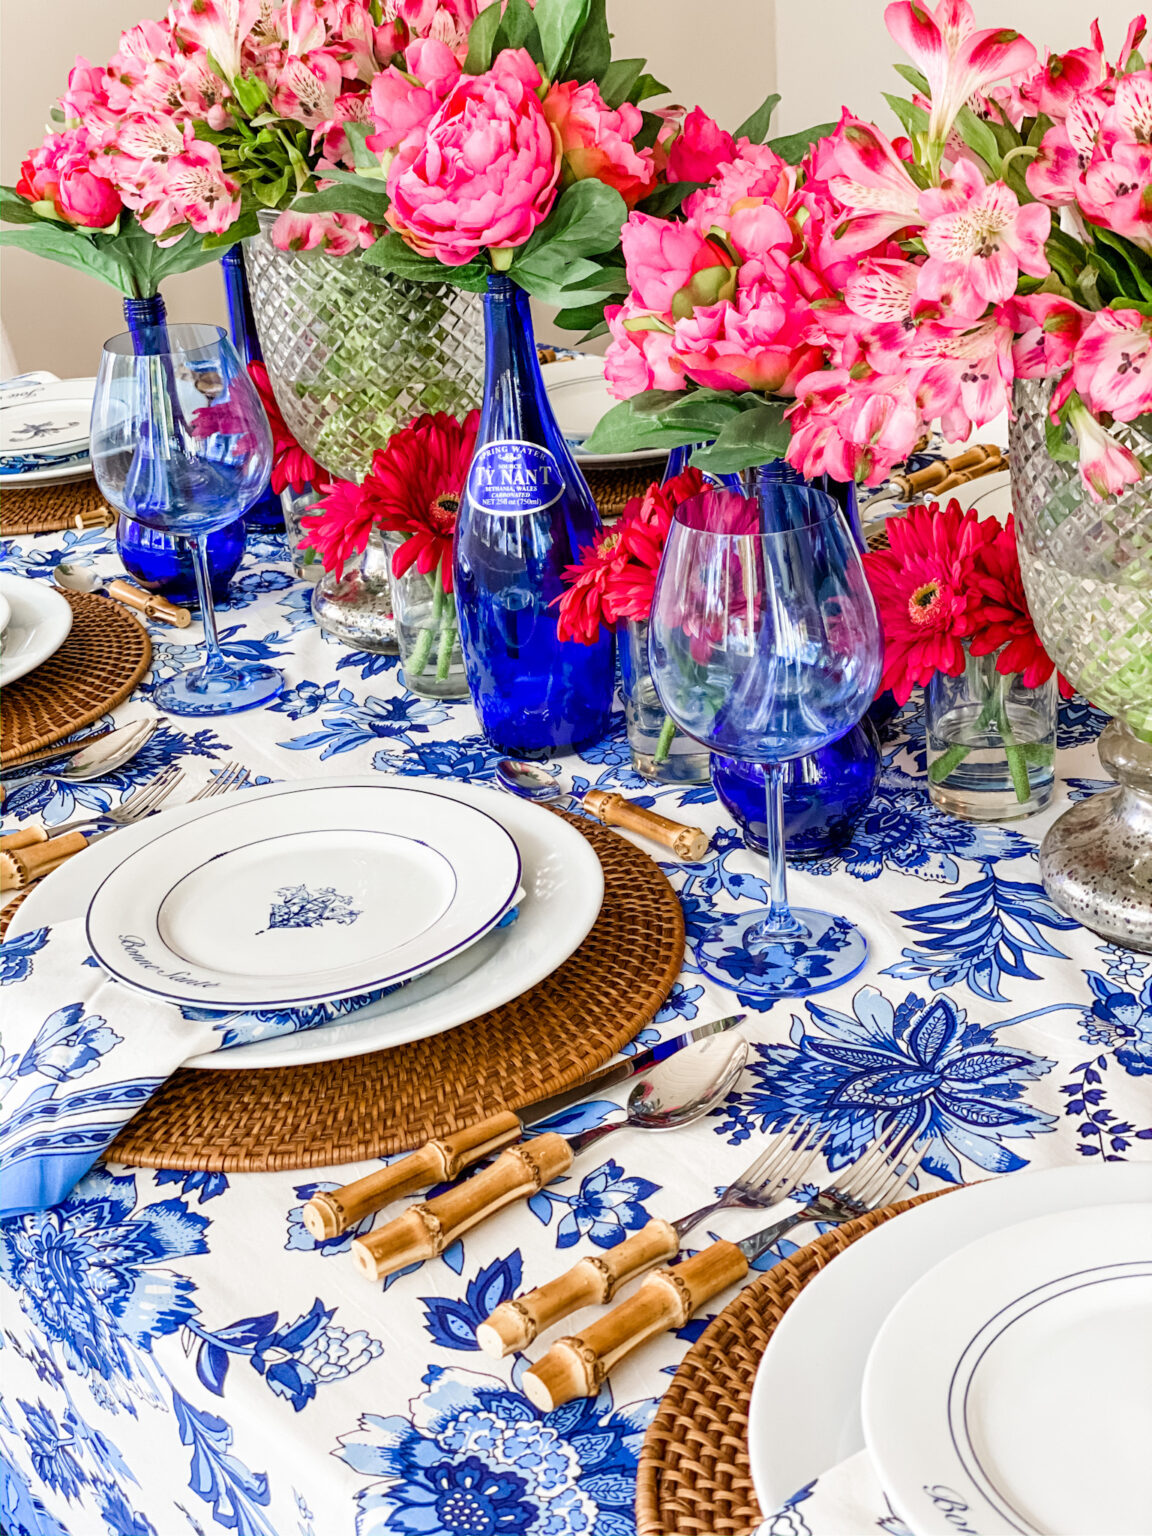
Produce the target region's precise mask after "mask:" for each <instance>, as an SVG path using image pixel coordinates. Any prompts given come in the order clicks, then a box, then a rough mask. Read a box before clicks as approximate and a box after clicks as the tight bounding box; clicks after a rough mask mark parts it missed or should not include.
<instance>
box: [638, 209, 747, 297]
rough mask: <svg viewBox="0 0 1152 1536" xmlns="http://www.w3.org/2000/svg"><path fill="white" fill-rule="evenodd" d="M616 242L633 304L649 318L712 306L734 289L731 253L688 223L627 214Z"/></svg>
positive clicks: (734, 279)
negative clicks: (695, 307) (702, 306)
mask: <svg viewBox="0 0 1152 1536" xmlns="http://www.w3.org/2000/svg"><path fill="white" fill-rule="evenodd" d="M620 244H621V249H622V250H623V253H624V265H625V270H626V271H627V273H628V281H629V283H630V284H631V285H632V293H633V296H634V298H635V300H636V302H637V305H638V306H640V307H642V308H645V309H650V310H651V311H652V312H653V314H656V315H663V316H671V317H675V318H679V316H680V314H690V313H691V312H692V307H693V305H694V304H696V303H700V304H712V303H715V302H716V300H717V298H718V297H720V295H721V294H724V295H725V296H731V294H732V293H734V292H735V291H736V277H735V264H734V262H733V260H732V257H731V255H730V254H729V253H728V252H727V251H726V250H725V249H724V247H723V246H721V245H719V244H717V243H715V242H714V241H711V240H708V239H706V238H704V236H702V235H700V234H698V233H697V231H696V229H695V227H694V226H693V225H691V224H675V223H673V222H672V221H671V220H669V219H658V218H654V217H653V216H652V215H651V214H648V213H632V214H631V215H629V218H628V222H627V224H625V225H624V228H623V229H622V230H621V231H620ZM681 296H682V297H681Z"/></svg>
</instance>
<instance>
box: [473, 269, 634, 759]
mask: <svg viewBox="0 0 1152 1536" xmlns="http://www.w3.org/2000/svg"><path fill="white" fill-rule="evenodd" d="M484 339H485V354H486V355H485V374H484V405H483V409H482V411H481V415H480V429H479V433H478V435H477V438H476V451H475V455H474V457H473V459H472V464H471V467H470V469H469V471H468V481H467V485H466V488H465V493H464V500H463V503H462V505H461V508H460V515H459V519H458V522H457V530H456V552H455V567H456V575H455V586H456V601H457V608H458V611H459V619H460V639H461V644H462V647H463V651H464V665H465V670H466V672H467V675H468V689H469V692H470V694H471V696H472V703H473V706H474V708H475V710H476V713H477V715H478V716H479V719H480V725H481V728H482V730H483V732H484V734H485V736H486V737H487V738H488V740H489V741H490V742H491V743H492V744H493V746H495V747H497V748H499V750H500V751H502V752H509V753H513V754H518V755H524V754H525V753H542V752H549V751H553V750H555V749H558V748H565V747H571V746H578V745H580V744H582V743H584V742H589V741H596V740H598V739H599V738H600V737H601V736H603V735H604V734H605V732H606V731H607V729H608V720H609V714H610V711H611V707H612V692H613V684H614V656H613V637H612V636H611V634H609V633H608V632H607V631H606V630H605V631H602V633H601V635H600V638H599V639H598V640H597V641H596V643H595V644H594V645H580V644H577V643H576V642H575V641H561V640H560V638H559V636H558V634H557V632H556V622H557V612H556V601H557V599H558V598H559V597H560V595H561V593H562V592H563V590H564V587H563V583H562V580H561V577H562V573H563V571H564V568H565V566H568V565H571V564H573V563H574V562H575V561H576V559H577V558H578V557H579V554H580V551H581V550H582V549H584V548H585V547H586V546H587V545H589V544H591V543H592V541H593V540H594V539H595V537H596V535H597V534H598V533H599V532H600V526H601V525H600V516H599V513H598V512H597V511H596V504H595V502H594V501H593V500H592V495H591V493H590V491H589V490H588V487H587V485H586V484H585V482H584V478H583V476H582V475H581V474H580V471H579V470H578V469H577V467H576V462H575V460H574V459H573V457H572V455H571V453H570V452H569V449H568V446H567V444H566V443H565V441H564V438H563V437H562V435H561V433H560V429H559V427H558V426H557V424H556V419H555V417H554V416H553V414H552V407H551V406H550V405H549V403H548V397H547V395H546V394H545V392H544V381H543V379H542V378H541V377H540V364H539V362H538V361H537V357H536V343H535V338H534V337H533V334H532V317H531V314H530V311H529V308H528V296H527V294H525V293H523V292H522V291H521V290H520V289H519V288H517V287H516V286H515V285H514V284H513V283H512V282H511V281H510V280H509V279H508V278H507V277H505V276H504V275H503V274H502V273H494V274H493V275H492V276H491V277H489V279H488V292H487V294H486V295H485V297H484Z"/></svg>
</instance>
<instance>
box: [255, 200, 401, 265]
mask: <svg viewBox="0 0 1152 1536" xmlns="http://www.w3.org/2000/svg"><path fill="white" fill-rule="evenodd" d="M271 238H272V244H273V245H274V246H275V247H276V249H277V250H278V251H326V252H327V253H328V255H329V256H347V255H348V254H349V253H350V252H351V251H356V250H363V249H364V248H366V247H367V246H369V245H374V244H375V242H376V230H375V228H374V227H373V226H372V225H371V224H369V222H368V220H367V219H362V218H360V217H359V216H358V215H357V214H354V213H293V211H292V210H291V209H290V208H288V209H285V211H284V212H283V213H282V214H281V215H280V217H279V218H278V219H277V220H276V222H275V224H273V226H272V236H271Z"/></svg>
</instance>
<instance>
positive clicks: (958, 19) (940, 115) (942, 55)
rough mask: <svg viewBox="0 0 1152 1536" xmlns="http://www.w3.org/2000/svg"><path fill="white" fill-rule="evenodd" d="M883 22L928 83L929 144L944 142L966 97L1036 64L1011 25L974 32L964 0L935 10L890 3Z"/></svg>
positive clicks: (908, 1)
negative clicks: (929, 101) (929, 109)
mask: <svg viewBox="0 0 1152 1536" xmlns="http://www.w3.org/2000/svg"><path fill="white" fill-rule="evenodd" d="M884 20H885V22H886V23H887V26H888V31H889V32H890V33H891V35H892V37H893V38H894V39H895V40H896V42H897V43H899V45H900V47H901V48H903V50H904V52H905V53H907V54H908V55H909V56H910V57H911V59H912V61H913V62H914V63H915V64H916V66H917V67H918V68H919V69H920V71H921V72H922V74H923V75H924V76H925V78H926V79H927V81H928V92H929V95H930V96H931V98H932V111H931V113H930V115H929V119H928V139H929V142H930V143H933V144H938V145H943V144H944V142H945V140H946V139H947V137H948V133H949V130H950V129H951V127H952V124H953V123H954V122H955V120H956V114H957V113H958V112H959V111H960V108H961V107H962V106H963V105H964V104H965V102H966V101H967V100H968V98H969V97H970V96H973V95H975V93H976V92H977V91H982V90H984V88H985V87H986V86H989V85H991V84H992V83H993V81H995V80H1003V79H1005V78H1006V77H1007V76H1009V75H1020V74H1024V73H1025V72H1026V71H1028V70H1030V69H1031V68H1032V67H1033V66H1034V65H1035V63H1036V50H1035V48H1034V47H1033V46H1032V44H1031V43H1030V42H1029V41H1028V39H1027V38H1025V37H1021V35H1020V33H1019V32H1014V31H1013V30H1012V28H1011V27H991V28H988V29H987V30H986V31H983V32H978V31H977V30H976V18H975V16H974V15H973V13H972V7H971V6H970V5H969V4H968V0H938V4H937V5H936V6H935V8H933V7H931V6H930V5H928V4H927V0H894V3H893V4H892V5H889V6H888V8H887V10H886V11H885V12H884Z"/></svg>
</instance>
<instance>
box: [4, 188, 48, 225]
mask: <svg viewBox="0 0 1152 1536" xmlns="http://www.w3.org/2000/svg"><path fill="white" fill-rule="evenodd" d="M0 219H2V220H3V221H4V223H5V224H42V223H43V222H44V221H43V220H42V219H41V217H40V215H39V214H38V213H33V211H32V207H31V204H30V203H29V202H28V201H27V199H26V198H23V197H21V196H20V194H19V193H18V192H17V191H16V189H15V187H0Z"/></svg>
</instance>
